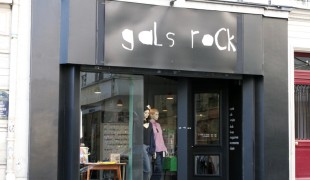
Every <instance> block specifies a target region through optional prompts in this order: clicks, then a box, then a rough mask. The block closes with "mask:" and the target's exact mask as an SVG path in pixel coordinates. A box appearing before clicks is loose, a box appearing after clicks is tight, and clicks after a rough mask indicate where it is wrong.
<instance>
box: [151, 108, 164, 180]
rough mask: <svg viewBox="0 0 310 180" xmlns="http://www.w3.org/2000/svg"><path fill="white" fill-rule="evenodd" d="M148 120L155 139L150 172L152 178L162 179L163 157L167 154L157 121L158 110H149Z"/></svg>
mask: <svg viewBox="0 0 310 180" xmlns="http://www.w3.org/2000/svg"><path fill="white" fill-rule="evenodd" d="M150 117H151V120H150V122H151V123H152V126H153V132H154V139H155V151H156V155H155V156H156V158H155V164H154V167H155V169H154V172H153V174H152V178H151V179H152V180H162V179H163V177H164V176H163V160H164V159H163V158H164V157H165V156H167V155H168V153H167V147H166V145H165V142H164V138H163V131H162V129H161V126H160V124H159V123H158V122H157V120H158V118H159V112H158V110H157V109H151V110H150Z"/></svg>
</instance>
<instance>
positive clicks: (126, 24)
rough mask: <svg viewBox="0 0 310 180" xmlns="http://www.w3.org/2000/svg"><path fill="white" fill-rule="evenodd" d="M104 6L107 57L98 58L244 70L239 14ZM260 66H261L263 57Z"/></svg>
mask: <svg viewBox="0 0 310 180" xmlns="http://www.w3.org/2000/svg"><path fill="white" fill-rule="evenodd" d="M105 6H106V7H105V20H104V21H105V25H104V28H105V30H104V31H105V36H104V58H103V61H102V60H99V63H98V64H104V65H107V66H119V67H137V68H152V69H173V70H188V71H202V72H219V73H240V74H242V73H243V71H244V69H243V64H244V63H243V58H238V57H242V54H243V51H242V49H241V48H240V47H243V46H242V45H241V44H240V43H242V39H241V40H240V39H239V38H238V32H237V31H238V27H237V25H238V24H240V23H239V21H240V20H241V19H242V18H241V16H242V15H240V14H237V13H228V12H218V11H207V10H195V9H185V8H175V7H165V6H153V5H146V4H137V3H124V2H115V1H113V2H111V1H108V2H107V3H106V5H105ZM240 28H243V26H240ZM240 28H239V29H240ZM239 34H240V33H239ZM239 40H240V43H239V42H238V41H239ZM238 43H239V44H238ZM99 47H100V46H99ZM239 51H240V53H241V54H240V55H241V56H240V55H238V53H239ZM99 52H100V51H99ZM100 61H101V62H100ZM255 66H257V65H256V64H255ZM258 66H259V68H261V67H262V66H261V64H260V63H258ZM259 72H260V71H259Z"/></svg>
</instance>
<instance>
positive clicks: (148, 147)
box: [143, 105, 155, 180]
mask: <svg viewBox="0 0 310 180" xmlns="http://www.w3.org/2000/svg"><path fill="white" fill-rule="evenodd" d="M150 109H151V107H150V105H147V106H146V107H145V109H144V119H143V180H150V178H151V175H152V163H151V162H152V156H153V155H154V153H155V140H154V132H153V126H152V124H151V123H150V122H149V119H148V117H149V113H150Z"/></svg>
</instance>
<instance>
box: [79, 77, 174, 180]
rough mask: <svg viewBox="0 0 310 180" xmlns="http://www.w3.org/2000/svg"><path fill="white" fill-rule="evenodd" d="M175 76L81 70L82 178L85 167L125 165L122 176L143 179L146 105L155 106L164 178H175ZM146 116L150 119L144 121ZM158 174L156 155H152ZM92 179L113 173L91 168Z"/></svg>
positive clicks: (84, 173)
mask: <svg viewBox="0 0 310 180" xmlns="http://www.w3.org/2000/svg"><path fill="white" fill-rule="evenodd" d="M175 84H176V83H175V80H173V79H169V78H164V77H158V76H141V75H128V74H111V73H104V72H100V73H90V72H81V99H80V103H81V135H80V142H81V147H80V163H81V170H80V172H81V176H84V177H85V176H86V174H87V173H86V170H87V166H89V165H90V164H91V163H94V164H92V166H95V165H97V164H109V163H118V162H119V163H125V166H123V167H122V173H121V174H122V179H128V180H130V179H134V180H136V179H137V180H139V179H142V178H143V171H144V169H143V163H144V162H143V152H144V151H143V149H144V145H143V142H144V141H143V138H144V136H143V128H144V126H143V125H144V124H143V123H144V110H145V107H146V106H147V105H149V106H150V107H151V108H156V109H157V110H158V113H159V118H158V121H157V122H158V123H159V124H160V126H161V129H162V136H163V139H164V143H165V146H166V147H167V151H168V154H166V155H165V157H164V161H163V162H164V163H163V171H162V176H166V177H173V176H174V177H176V164H177V162H176V160H177V158H176V155H177V149H176V146H177V145H176V142H177V141H176V121H177V117H176V114H177V113H176V109H177V108H176V89H175ZM148 120H149V119H148ZM150 160H151V161H150V164H151V168H152V169H151V170H152V172H156V167H155V165H154V164H155V159H154V158H153V157H151V159H150ZM90 172H91V173H90V178H91V179H105V178H107V179H109V178H112V179H113V177H114V176H115V177H116V173H115V172H114V171H103V170H100V171H99V170H92V171H90Z"/></svg>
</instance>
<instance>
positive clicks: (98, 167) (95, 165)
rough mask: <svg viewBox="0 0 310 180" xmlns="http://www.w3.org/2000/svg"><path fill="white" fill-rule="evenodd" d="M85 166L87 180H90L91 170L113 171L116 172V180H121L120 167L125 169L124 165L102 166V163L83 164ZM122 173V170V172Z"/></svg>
mask: <svg viewBox="0 0 310 180" xmlns="http://www.w3.org/2000/svg"><path fill="white" fill-rule="evenodd" d="M84 165H86V166H87V180H90V171H91V170H114V171H116V177H115V176H114V179H116V178H118V180H122V174H121V167H125V165H126V163H115V164H103V163H85V164H84ZM123 173H124V170H123Z"/></svg>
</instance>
